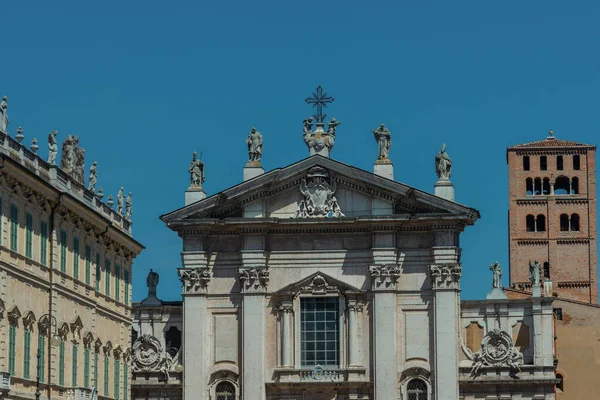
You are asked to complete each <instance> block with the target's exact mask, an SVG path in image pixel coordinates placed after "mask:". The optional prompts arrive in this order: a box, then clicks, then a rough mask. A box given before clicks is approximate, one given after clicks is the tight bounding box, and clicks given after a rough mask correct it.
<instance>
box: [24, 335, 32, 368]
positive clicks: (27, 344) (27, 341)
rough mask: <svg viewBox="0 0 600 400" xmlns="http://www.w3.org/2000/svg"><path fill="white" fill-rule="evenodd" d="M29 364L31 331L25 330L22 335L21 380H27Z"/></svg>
mask: <svg viewBox="0 0 600 400" xmlns="http://www.w3.org/2000/svg"><path fill="white" fill-rule="evenodd" d="M30 364H31V331H28V330H26V331H25V333H24V335H23V378H25V379H29V373H30V372H31V371H30V368H29V367H30Z"/></svg>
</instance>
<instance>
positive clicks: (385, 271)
mask: <svg viewBox="0 0 600 400" xmlns="http://www.w3.org/2000/svg"><path fill="white" fill-rule="evenodd" d="M369 272H371V279H372V280H373V284H374V285H375V286H376V287H381V286H385V287H388V286H390V285H395V284H396V283H397V282H398V278H399V277H400V267H399V266H398V265H381V266H379V265H372V266H370V267H369Z"/></svg>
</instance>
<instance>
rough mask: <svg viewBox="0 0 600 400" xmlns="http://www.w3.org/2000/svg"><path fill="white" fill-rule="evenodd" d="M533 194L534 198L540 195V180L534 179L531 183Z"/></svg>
mask: <svg viewBox="0 0 600 400" xmlns="http://www.w3.org/2000/svg"><path fill="white" fill-rule="evenodd" d="M533 194H535V195H536V196H539V195H540V194H542V180H541V179H540V178H535V181H534V183H533Z"/></svg>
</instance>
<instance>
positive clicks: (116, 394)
mask: <svg viewBox="0 0 600 400" xmlns="http://www.w3.org/2000/svg"><path fill="white" fill-rule="evenodd" d="M120 379H121V363H120V362H119V360H117V359H115V387H114V390H115V392H114V398H115V400H119V389H120V388H119V381H120Z"/></svg>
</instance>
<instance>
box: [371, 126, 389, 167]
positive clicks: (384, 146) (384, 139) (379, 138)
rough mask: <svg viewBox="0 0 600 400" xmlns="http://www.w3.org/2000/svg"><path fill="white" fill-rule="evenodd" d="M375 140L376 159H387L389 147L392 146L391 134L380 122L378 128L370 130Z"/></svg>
mask: <svg viewBox="0 0 600 400" xmlns="http://www.w3.org/2000/svg"><path fill="white" fill-rule="evenodd" d="M371 132H373V135H374V136H375V141H376V142H377V161H389V158H388V156H389V154H390V147H392V134H391V133H390V131H389V130H388V128H386V127H385V125H384V124H381V125H380V126H379V128H377V129H373V130H371Z"/></svg>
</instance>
